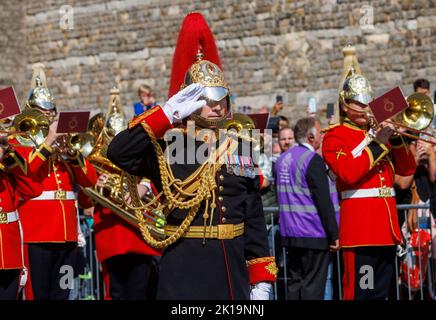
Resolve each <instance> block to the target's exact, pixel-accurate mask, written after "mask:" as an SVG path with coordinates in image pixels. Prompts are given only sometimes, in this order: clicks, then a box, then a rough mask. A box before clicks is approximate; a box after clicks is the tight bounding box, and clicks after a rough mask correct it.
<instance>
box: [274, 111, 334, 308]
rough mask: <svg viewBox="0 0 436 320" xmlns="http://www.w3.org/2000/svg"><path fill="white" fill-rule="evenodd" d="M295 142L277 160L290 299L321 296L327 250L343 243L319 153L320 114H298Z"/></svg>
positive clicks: (278, 190)
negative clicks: (307, 115) (317, 151)
mask: <svg viewBox="0 0 436 320" xmlns="http://www.w3.org/2000/svg"><path fill="white" fill-rule="evenodd" d="M294 136H295V140H296V142H297V144H296V145H295V146H294V147H292V148H290V149H289V150H287V151H286V152H284V153H282V155H281V156H280V158H279V159H278V160H277V163H276V167H275V169H276V187H277V200H278V203H279V207H280V211H279V227H280V235H281V236H282V238H283V241H284V243H283V244H284V246H285V247H286V248H287V265H288V270H287V271H288V277H289V280H288V299H291V300H321V299H323V297H324V289H325V284H326V279H327V270H328V264H329V258H330V252H329V251H336V250H338V249H339V241H338V218H339V205H338V196H337V194H336V190H335V189H331V188H329V180H328V178H327V172H326V165H325V163H324V160H323V159H322V158H321V157H320V156H319V155H318V154H317V153H316V150H317V149H319V147H320V145H321V124H320V122H319V120H317V119H316V118H312V117H309V118H303V119H300V120H298V122H297V124H296V125H295V128H294Z"/></svg>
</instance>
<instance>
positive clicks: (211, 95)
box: [181, 53, 231, 128]
mask: <svg viewBox="0 0 436 320" xmlns="http://www.w3.org/2000/svg"><path fill="white" fill-rule="evenodd" d="M192 83H200V84H202V85H203V86H204V94H203V98H205V99H206V100H210V101H212V102H218V101H221V100H222V99H224V98H226V100H227V113H226V114H225V115H224V116H222V117H221V118H220V119H217V120H210V119H205V118H203V117H202V116H200V112H201V110H198V111H196V112H194V113H193V114H191V116H190V118H191V119H192V120H194V121H195V122H197V124H199V125H200V126H206V127H216V128H218V127H222V126H223V125H224V123H225V122H226V121H227V118H228V115H229V113H230V110H231V106H230V95H229V94H230V89H229V86H228V84H227V82H226V80H225V79H224V73H223V71H222V70H221V69H220V67H218V66H217V65H216V64H215V63H213V62H210V61H208V60H203V54H202V53H197V61H196V62H195V63H194V64H193V65H192V66H191V67H190V68H189V69H188V71H187V72H186V75H185V80H184V83H183V85H182V87H181V88H182V89H183V88H185V87H187V86H189V85H190V84H192Z"/></svg>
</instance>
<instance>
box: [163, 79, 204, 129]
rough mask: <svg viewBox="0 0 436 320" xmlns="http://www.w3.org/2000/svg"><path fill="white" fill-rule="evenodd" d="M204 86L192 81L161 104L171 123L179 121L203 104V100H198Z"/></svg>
mask: <svg viewBox="0 0 436 320" xmlns="http://www.w3.org/2000/svg"><path fill="white" fill-rule="evenodd" d="M203 90H204V86H203V85H201V84H199V83H193V84H190V85H189V86H187V87H186V88H184V89H183V90H181V91H179V92H177V93H176V94H175V95H174V96H172V97H171V98H170V99H169V100H168V101H167V103H165V105H164V106H163V111H164V112H165V115H166V116H167V118H168V120H169V121H170V122H171V123H180V122H181V121H182V119H184V118H186V117H189V116H190V115H191V114H192V113H193V112H195V111H197V110H198V109H200V108H201V107H203V106H204V105H206V101H205V100H198V99H199V98H200V97H201V96H202V94H203Z"/></svg>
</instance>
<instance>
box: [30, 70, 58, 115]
mask: <svg viewBox="0 0 436 320" xmlns="http://www.w3.org/2000/svg"><path fill="white" fill-rule="evenodd" d="M27 104H28V106H29V107H39V108H41V109H43V110H54V109H56V105H55V102H54V97H53V94H52V93H51V91H50V90H49V89H48V87H47V84H46V78H45V73H44V65H43V64H40V63H38V64H36V65H34V67H33V76H32V90H31V91H30V93H29V97H28V98H27Z"/></svg>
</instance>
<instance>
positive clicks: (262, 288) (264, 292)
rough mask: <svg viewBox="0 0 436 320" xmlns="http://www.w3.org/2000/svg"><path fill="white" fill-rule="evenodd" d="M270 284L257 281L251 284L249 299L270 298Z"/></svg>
mask: <svg viewBox="0 0 436 320" xmlns="http://www.w3.org/2000/svg"><path fill="white" fill-rule="evenodd" d="M271 297H272V284H271V283H269V282H259V283H256V284H255V285H254V286H251V291H250V300H271Z"/></svg>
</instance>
